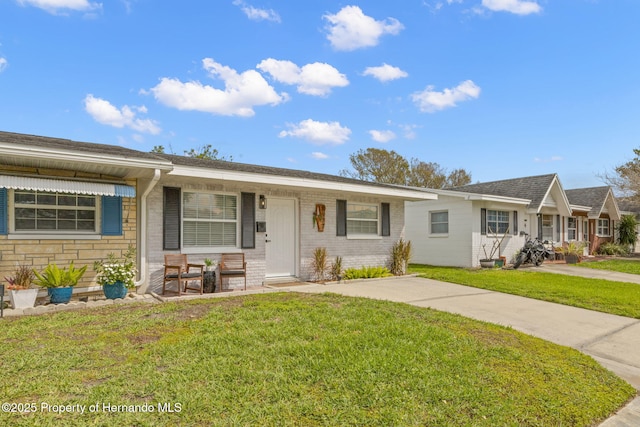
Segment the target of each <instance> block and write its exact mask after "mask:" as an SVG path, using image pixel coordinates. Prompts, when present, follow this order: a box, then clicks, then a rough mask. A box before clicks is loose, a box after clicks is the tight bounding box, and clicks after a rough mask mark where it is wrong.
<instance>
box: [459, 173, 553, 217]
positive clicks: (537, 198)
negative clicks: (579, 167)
mask: <svg viewBox="0 0 640 427" xmlns="http://www.w3.org/2000/svg"><path fill="white" fill-rule="evenodd" d="M556 177H557V175H556V174H554V173H553V174H548V175H538V176H529V177H524V178H512V179H503V180H500V181H491V182H482V183H477V184H469V185H464V186H462V187H454V188H448V189H447V190H453V191H461V192H465V193H474V194H488V195H492V196H500V197H512V198H516V199H527V200H530V203H529V208H534V209H537V208H539V207H540V205H541V204H542V202H543V201H544V197H545V195H546V194H547V191H549V188H550V187H551V184H552V183H553V180H554V179H555V178H556Z"/></svg>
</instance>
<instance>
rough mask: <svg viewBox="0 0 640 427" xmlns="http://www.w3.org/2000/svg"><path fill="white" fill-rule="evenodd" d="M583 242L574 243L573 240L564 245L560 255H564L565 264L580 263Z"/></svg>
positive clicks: (583, 246)
mask: <svg viewBox="0 0 640 427" xmlns="http://www.w3.org/2000/svg"><path fill="white" fill-rule="evenodd" d="M585 246H586V245H585V243H584V242H576V241H575V240H572V241H570V242H569V243H567V244H566V245H564V246H563V247H562V254H563V255H564V260H565V262H566V263H567V264H577V263H579V262H580V257H581V256H582V255H583V253H584V248H585Z"/></svg>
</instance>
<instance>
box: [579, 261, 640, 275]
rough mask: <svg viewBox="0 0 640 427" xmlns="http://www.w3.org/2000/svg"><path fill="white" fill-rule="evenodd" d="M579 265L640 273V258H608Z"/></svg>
mask: <svg viewBox="0 0 640 427" xmlns="http://www.w3.org/2000/svg"><path fill="white" fill-rule="evenodd" d="M576 265H577V266H579V267H585V268H594V269H596V270H610V271H617V272H620V273H630V274H640V260H635V259H634V260H629V259H616V258H612V259H606V260H602V261H589V262H581V263H579V264H576Z"/></svg>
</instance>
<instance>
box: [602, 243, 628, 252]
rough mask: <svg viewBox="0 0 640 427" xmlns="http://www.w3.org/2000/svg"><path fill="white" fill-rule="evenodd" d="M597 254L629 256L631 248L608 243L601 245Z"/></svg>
mask: <svg viewBox="0 0 640 427" xmlns="http://www.w3.org/2000/svg"><path fill="white" fill-rule="evenodd" d="M596 252H597V253H598V254H599V255H628V254H629V248H628V247H627V246H626V245H619V244H616V243H613V242H606V243H603V244H601V245H600V246H599V247H598V250H597V251H596Z"/></svg>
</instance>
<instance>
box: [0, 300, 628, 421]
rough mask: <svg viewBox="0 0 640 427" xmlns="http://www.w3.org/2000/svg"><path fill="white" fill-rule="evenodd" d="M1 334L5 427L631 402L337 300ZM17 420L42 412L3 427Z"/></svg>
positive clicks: (83, 315) (241, 303)
mask: <svg viewBox="0 0 640 427" xmlns="http://www.w3.org/2000/svg"><path fill="white" fill-rule="evenodd" d="M1 325H2V327H0V341H1V342H2V345H1V346H0V360H1V361H2V362H1V365H2V371H3V375H2V376H1V377H0V393H1V395H2V397H3V402H5V403H6V402H8V403H13V405H12V406H9V407H7V406H3V412H0V425H12V426H15V425H25V426H31V425H39V426H54V425H55V426H58V425H64V426H87V425H95V426H111V425H127V426H138V425H140V426H142V425H144V426H165V425H166V426H169V425H171V426H173V425H182V426H209V425H225V426H228V425H234V426H235V425H247V426H254V425H260V426H286V425H291V426H294V425H295V426H315V425H318V426H320V425H326V426H337V425H359V426H362V425H367V426H375V425H379V426H390V425H403V426H410V425H419V426H425V425H427V426H516V425H517V426H549V425H554V426H555V425H562V426H588V425H595V424H597V423H598V422H600V421H602V420H603V419H605V418H606V417H607V416H608V415H609V414H611V413H612V412H613V411H615V410H616V409H618V408H619V407H621V406H622V405H623V404H624V403H625V402H626V401H627V400H628V399H630V398H631V397H633V396H634V395H635V391H634V390H633V388H632V387H631V386H629V385H627V384H626V383H625V382H623V381H622V380H621V379H619V378H617V377H616V376H615V375H613V374H612V373H610V372H609V371H607V370H605V369H603V368H602V367H601V366H600V365H599V364H597V363H596V362H595V361H594V360H593V359H591V358H590V357H587V356H585V355H582V354H581V353H579V352H578V351H575V350H573V349H570V348H567V347H561V346H558V345H554V344H551V343H548V342H545V341H543V340H540V339H537V338H533V337H530V336H527V335H524V334H522V333H519V332H517V331H514V330H512V329H509V328H505V327H501V326H496V325H491V324H487V323H482V322H478V321H475V320H471V319H467V318H464V317H462V316H457V315H452V314H448V313H442V312H437V311H434V310H429V309H422V308H417V307H412V306H409V305H404V304H396V303H392V302H386V301H375V300H367V299H362V298H349V297H342V296H337V295H331V294H325V295H306V294H293V293H276V294H261V295H247V296H243V297H235V298H224V299H209V300H198V301H182V302H178V303H164V304H156V305H149V304H141V305H136V304H131V305H126V306H111V307H105V308H100V309H95V310H91V311H89V310H87V311H75V312H59V313H55V314H48V315H42V316H34V317H23V318H13V319H4V320H3V321H2V322H1ZM31 404H34V406H33V407H32V406H31ZM43 404H48V405H84V406H85V413H84V414H80V413H79V412H65V413H54V412H52V411H51V408H53V406H51V407H49V409H46V407H45V408H43V406H42V405H43ZM145 404H147V405H150V406H147V407H145V406H142V405H145ZM91 405H97V406H91ZM122 405H124V406H122ZM133 405H138V407H137V408H136V407H134V406H133ZM17 407H21V408H23V409H24V408H25V407H26V408H33V409H34V410H35V412H31V413H22V414H20V413H10V412H6V409H7V408H9V409H11V408H17ZM79 407H81V406H79ZM149 407H151V408H153V409H154V411H153V412H146V413H145V412H139V411H142V410H143V409H145V408H146V410H147V411H149ZM76 408H78V407H76ZM90 408H93V412H89V411H90ZM70 409H73V408H71V407H70ZM167 409H172V410H173V411H174V412H168V411H167ZM134 410H137V411H138V412H133V411H134Z"/></svg>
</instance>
